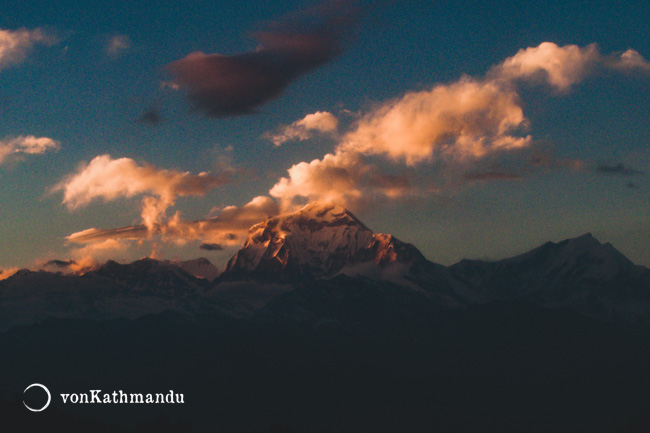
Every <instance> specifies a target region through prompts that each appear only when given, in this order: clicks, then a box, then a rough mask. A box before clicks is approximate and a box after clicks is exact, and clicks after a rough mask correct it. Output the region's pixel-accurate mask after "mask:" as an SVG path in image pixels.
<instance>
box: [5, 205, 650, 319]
mask: <svg viewBox="0 0 650 433" xmlns="http://www.w3.org/2000/svg"><path fill="white" fill-rule="evenodd" d="M217 275H218V271H217V268H216V267H215V266H214V265H212V264H211V263H210V262H209V261H208V260H206V259H204V258H200V259H195V260H190V261H185V262H169V261H158V260H154V259H142V260H138V261H136V262H133V263H130V264H119V263H116V262H113V261H109V262H107V263H106V264H104V265H103V266H101V267H100V268H98V269H96V270H93V271H89V272H86V273H85V274H83V275H64V274H62V273H50V272H44V271H40V272H33V271H28V270H21V271H19V272H18V273H16V274H15V275H13V276H12V277H10V278H8V279H6V280H4V281H0V328H2V329H8V328H10V327H11V326H14V325H19V324H29V323H37V322H40V321H43V320H45V319H47V318H49V317H53V318H81V319H93V320H105V319H112V318H119V317H124V318H129V319H133V318H136V317H141V316H144V315H147V314H152V313H160V312H163V311H167V310H172V311H178V312H182V313H184V314H189V315H192V314H197V313H201V314H203V313H206V312H214V313H215V314H220V315H225V316H228V317H238V318H244V317H246V318H251V319H255V320H270V321H273V320H289V319H290V318H293V319H294V320H301V321H302V320H313V321H322V320H343V319H342V314H341V313H342V312H343V311H346V309H349V308H350V305H347V304H346V302H347V301H349V299H348V298H351V297H355V294H356V295H359V296H361V293H363V296H365V297H366V298H367V299H368V300H370V299H373V298H376V297H377V298H378V299H376V302H378V303H382V302H383V303H386V305H383V306H382V308H383V309H384V310H385V311H390V310H391V309H394V310H399V311H400V312H401V314H403V315H409V313H410V310H413V312H416V311H420V312H422V310H423V308H424V309H425V310H426V311H429V310H431V311H433V310H436V311H437V310H448V309H463V308H467V307H468V306H470V305H474V304H486V303H504V302H515V301H517V302H526V303H528V304H531V305H534V306H539V307H544V308H565V309H570V310H573V311H577V312H579V313H581V314H584V315H587V316H589V317H593V318H597V319H601V320H607V321H621V322H645V323H650V270H648V269H646V268H644V267H642V266H637V265H634V264H633V263H632V262H630V261H629V260H628V259H627V258H626V257H625V256H624V255H623V254H621V253H620V252H618V251H617V250H616V249H615V248H614V247H613V246H612V245H610V244H608V243H607V244H601V243H600V242H599V241H598V240H596V239H595V238H594V237H592V236H591V235H590V234H586V235H583V236H580V237H578V238H575V239H568V240H565V241H562V242H559V243H552V242H548V243H546V244H544V245H542V246H540V247H538V248H535V249H533V250H532V251H529V252H528V253H525V254H522V255H520V256H516V257H512V258H508V259H504V260H499V261H494V262H487V261H479V260H462V261H461V262H459V263H456V264H455V265H452V266H449V267H445V266H442V265H438V264H435V263H432V262H430V261H428V260H427V259H426V258H425V257H424V256H423V255H422V254H421V253H420V251H418V249H417V248H415V247H414V246H413V245H411V244H408V243H405V242H402V241H400V240H398V239H397V238H395V237H394V236H392V235H389V234H379V233H374V232H372V231H371V230H370V229H369V228H368V227H366V226H365V225H364V224H363V223H362V222H361V221H359V220H358V219H357V218H356V217H355V216H354V215H353V214H352V213H351V212H350V211H348V210H347V209H345V208H343V207H341V206H335V205H320V204H310V205H307V206H305V207H304V208H302V209H300V210H299V211H297V212H294V213H290V214H283V215H280V216H276V217H273V218H269V219H267V220H266V221H263V222H260V223H259V224H256V225H254V226H253V227H251V229H250V231H249V236H248V239H247V241H246V243H245V244H244V246H243V248H242V249H240V250H239V252H237V253H236V254H235V255H234V256H233V257H232V258H231V259H230V261H229V262H228V265H227V267H226V269H225V271H224V272H223V273H221V275H218V276H217ZM357 292H358V293H357ZM379 298H380V299H379ZM346 299H347V300H346ZM362 300H363V298H362V297H361V298H359V299H358V300H357V301H358V302H359V303H360V305H359V307H360V308H361V307H362ZM357 301H355V302H357ZM337 303H338V304H337ZM324 305H329V306H330V307H329V309H328V310H327V311H325V310H323V308H322V307H323V306H324ZM337 308H338V309H341V311H338V312H337V311H335V310H336V309H337ZM427 314H428V313H427ZM328 315H329V316H328ZM330 316H331V317H330Z"/></svg>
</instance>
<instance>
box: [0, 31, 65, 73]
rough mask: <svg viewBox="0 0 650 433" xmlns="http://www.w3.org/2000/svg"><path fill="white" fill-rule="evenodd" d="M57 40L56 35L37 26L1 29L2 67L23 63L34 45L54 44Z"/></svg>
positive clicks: (0, 61)
mask: <svg viewBox="0 0 650 433" xmlns="http://www.w3.org/2000/svg"><path fill="white" fill-rule="evenodd" d="M56 42H57V38H56V37H55V36H54V35H51V34H48V33H46V32H45V31H44V30H42V29H40V28H37V29H33V30H28V29H24V28H23V29H18V30H3V29H0V69H4V68H6V67H8V66H10V65H15V64H18V63H21V62H22V61H23V60H25V58H26V57H27V55H28V54H29V52H30V51H31V50H32V48H33V47H34V45H37V44H41V45H53V44H55V43H56Z"/></svg>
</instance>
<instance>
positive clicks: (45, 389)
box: [23, 383, 52, 412]
mask: <svg viewBox="0 0 650 433" xmlns="http://www.w3.org/2000/svg"><path fill="white" fill-rule="evenodd" d="M33 387H38V388H42V389H43V391H45V393H46V394H47V403H45V406H43V407H42V408H40V409H34V408H32V407H29V406H27V403H25V401H24V400H23V404H24V405H25V407H26V408H27V409H28V410H31V411H32V412H42V411H44V410H45V409H47V407H48V406H49V405H50V402H51V401H52V395H51V394H50V390H49V389H47V388H46V387H45V385H41V384H40V383H32V384H31V385H29V386H28V387H27V388H25V390H24V391H23V394H25V393H26V392H27V390H28V389H30V388H33Z"/></svg>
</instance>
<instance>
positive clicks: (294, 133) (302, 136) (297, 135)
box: [264, 111, 339, 146]
mask: <svg viewBox="0 0 650 433" xmlns="http://www.w3.org/2000/svg"><path fill="white" fill-rule="evenodd" d="M338 127H339V121H338V119H337V118H336V116H334V115H333V114H332V113H330V112H328V111H317V112H315V113H313V114H308V115H306V116H305V117H304V118H302V119H300V120H296V121H295V122H293V123H292V124H291V125H282V126H280V127H279V128H278V129H277V130H276V131H275V132H267V133H266V134H264V138H267V139H269V140H271V142H273V144H275V145H276V146H281V145H282V144H284V143H286V142H288V141H302V140H308V139H310V138H312V137H313V135H314V133H319V132H320V133H335V132H336V131H337V129H338Z"/></svg>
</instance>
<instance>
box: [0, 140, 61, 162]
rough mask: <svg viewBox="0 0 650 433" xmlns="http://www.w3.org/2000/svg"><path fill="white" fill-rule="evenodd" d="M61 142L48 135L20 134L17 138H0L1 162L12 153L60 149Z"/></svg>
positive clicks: (32, 153) (35, 152) (34, 152)
mask: <svg viewBox="0 0 650 433" xmlns="http://www.w3.org/2000/svg"><path fill="white" fill-rule="evenodd" d="M58 149H59V142H58V141H56V140H52V139H51V138H48V137H35V136H33V135H20V136H18V137H15V138H10V139H6V140H0V164H2V163H3V162H5V161H6V160H7V158H9V157H10V156H11V155H16V154H21V153H22V154H30V155H35V154H39V153H45V152H47V151H49V150H58Z"/></svg>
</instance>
